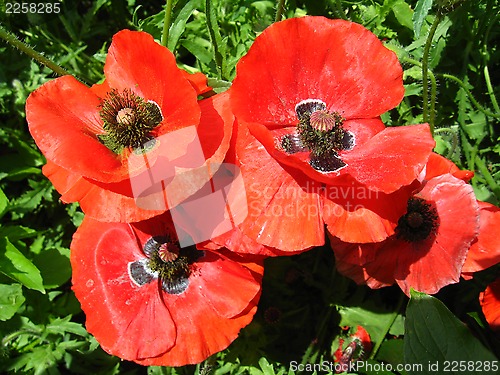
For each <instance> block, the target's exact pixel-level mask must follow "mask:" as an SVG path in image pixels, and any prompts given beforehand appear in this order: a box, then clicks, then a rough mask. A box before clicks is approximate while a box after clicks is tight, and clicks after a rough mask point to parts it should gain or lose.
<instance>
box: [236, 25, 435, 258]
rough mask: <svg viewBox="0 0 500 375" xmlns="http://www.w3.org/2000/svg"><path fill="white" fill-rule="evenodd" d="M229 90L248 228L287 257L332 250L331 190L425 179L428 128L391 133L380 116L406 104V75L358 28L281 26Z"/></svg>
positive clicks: (382, 189)
mask: <svg viewBox="0 0 500 375" xmlns="http://www.w3.org/2000/svg"><path fill="white" fill-rule="evenodd" d="M255 77H259V78H258V79H256V78H255ZM230 92H231V104H232V108H233V111H234V113H235V116H236V118H237V120H238V122H239V127H238V130H237V136H236V141H235V143H234V145H235V148H236V162H237V163H238V165H239V166H240V168H241V173H242V175H243V178H244V180H245V186H246V190H247V199H248V202H247V203H248V207H249V215H248V218H247V220H245V222H244V223H243V224H242V225H240V228H241V230H242V231H243V233H244V234H245V235H247V236H248V237H250V238H252V239H254V240H256V241H257V242H259V243H261V244H262V245H265V246H268V247H273V248H275V249H279V250H281V251H287V252H291V251H303V250H306V249H308V248H311V247H313V246H317V245H322V244H323V243H324V224H325V222H327V224H328V226H329V227H336V224H335V221H336V216H335V215H336V214H335V213H333V214H330V213H328V212H325V210H324V208H325V206H327V205H328V202H327V201H328V200H330V199H331V198H330V193H331V191H329V190H331V189H336V190H337V191H338V192H341V191H345V189H347V190H348V189H349V188H350V187H351V186H353V185H355V186H359V187H360V188H361V189H364V190H365V191H371V192H373V193H381V194H390V193H392V192H394V191H397V190H398V189H400V188H401V186H404V185H408V184H410V183H411V182H412V181H413V180H415V179H416V178H417V177H418V175H419V173H420V172H421V171H422V169H423V167H424V166H425V163H426V161H427V159H428V158H429V154H430V152H431V150H432V147H433V146H434V141H433V139H432V137H431V135H430V132H429V129H428V126H427V125H425V124H423V125H414V126H409V127H397V128H387V129H385V127H384V125H383V123H382V122H381V121H380V119H379V115H381V114H382V113H383V112H385V111H387V110H389V109H391V108H393V107H394V106H396V105H397V104H398V103H399V102H400V101H401V99H402V97H403V94H404V88H403V84H402V69H401V66H400V65H399V63H398V61H397V58H396V55H395V54H394V53H393V52H391V51H389V50H388V49H387V48H385V47H384V46H383V45H382V43H381V42H380V41H379V40H378V39H377V38H376V37H375V36H374V35H373V34H372V33H370V32H369V31H368V30H366V29H365V28H363V27H362V26H360V25H357V24H354V23H352V22H347V21H342V20H328V19H326V18H323V17H303V18H294V19H289V20H286V21H282V22H278V23H276V24H273V25H272V26H270V27H269V28H268V29H266V30H265V31H264V32H263V33H262V34H261V35H259V37H258V38H256V40H255V42H254V44H253V45H252V47H251V48H250V50H249V52H248V54H247V55H246V56H245V57H243V58H242V59H241V60H240V62H239V63H238V66H237V75H236V78H235V81H234V83H233V85H232V87H231V89H230ZM402 144H404V145H405V147H404V148H403V147H401V145H402ZM325 184H326V187H325ZM341 194H342V193H341ZM340 199H342V198H340ZM366 219H367V220H369V221H371V219H372V218H371V217H369V218H366ZM384 225H385V224H382V227H383V226H384ZM384 230H385V229H384ZM296 233H301V235H300V236H297V235H296ZM388 235H389V234H388V233H385V232H384V234H383V235H379V234H377V235H376V236H375V237H377V238H378V240H379V241H380V240H383V239H384V238H386V237H387V236H388Z"/></svg>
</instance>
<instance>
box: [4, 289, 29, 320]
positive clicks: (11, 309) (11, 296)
mask: <svg viewBox="0 0 500 375" xmlns="http://www.w3.org/2000/svg"><path fill="white" fill-rule="evenodd" d="M25 300H26V299H25V298H24V296H23V288H22V286H21V285H20V284H12V285H4V284H0V320H3V321H5V320H8V319H10V318H12V317H13V316H14V314H15V313H16V311H17V310H18V309H19V307H21V305H22V304H23V303H24V301H25Z"/></svg>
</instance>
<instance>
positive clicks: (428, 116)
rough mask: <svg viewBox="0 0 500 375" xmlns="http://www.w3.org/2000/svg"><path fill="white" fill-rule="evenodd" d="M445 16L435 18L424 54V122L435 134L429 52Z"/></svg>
mask: <svg viewBox="0 0 500 375" xmlns="http://www.w3.org/2000/svg"><path fill="white" fill-rule="evenodd" d="M442 18H443V16H442V15H441V14H440V13H439V14H437V15H436V18H434V22H433V23H432V25H431V28H430V30H429V34H428V35H427V40H426V41H425V46H424V53H423V55H422V84H423V92H422V100H423V103H422V115H423V119H424V122H428V123H429V126H430V129H431V133H432V134H434V117H435V101H436V92H437V91H436V89H435V88H434V90H432V91H431V109H430V111H429V82H428V77H429V52H430V50H431V45H432V39H434V34H435V33H436V30H437V27H438V26H439V23H440V22H441V20H442Z"/></svg>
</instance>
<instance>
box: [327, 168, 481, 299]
mask: <svg viewBox="0 0 500 375" xmlns="http://www.w3.org/2000/svg"><path fill="white" fill-rule="evenodd" d="M436 165H437V164H436ZM439 165H444V164H439ZM448 171H449V169H448V170H445V171H442V170H441V172H439V171H438V170H435V169H432V168H428V169H427V170H426V174H427V175H428V176H436V177H431V178H430V179H429V180H423V181H422V183H421V184H420V186H418V187H414V188H415V190H414V192H411V193H410V194H408V195H407V197H406V199H404V202H405V204H406V207H407V208H406V212H404V214H402V215H401V216H400V218H399V220H398V222H397V226H396V227H395V229H394V231H395V233H394V234H393V235H391V236H390V237H389V238H387V239H386V240H384V241H382V242H380V243H374V244H369V243H365V244H359V243H358V244H355V243H345V242H342V241H340V240H339V239H337V238H333V237H332V238H331V245H332V248H333V250H334V252H335V257H336V260H337V268H338V269H339V271H340V272H341V273H343V274H344V275H346V276H349V277H351V278H352V279H353V280H355V281H356V282H357V283H359V284H362V283H366V284H367V285H368V286H370V287H371V288H380V287H383V286H387V285H392V284H393V283H395V282H396V283H397V284H398V285H399V286H400V287H401V289H402V290H403V291H404V292H405V293H406V294H409V292H410V288H413V289H415V290H418V291H420V292H424V293H428V294H434V293H437V291H438V290H439V289H441V288H442V287H444V286H446V285H448V284H452V283H456V282H458V281H459V278H460V273H461V270H462V267H463V264H464V262H465V258H466V256H467V252H468V250H469V248H470V246H471V243H472V242H473V241H474V240H475V239H476V238H477V236H478V229H479V209H478V204H477V202H476V199H475V197H474V192H473V190H472V187H471V186H470V185H468V184H467V183H465V182H464V181H463V180H461V179H458V178H456V177H454V176H453V175H452V174H450V173H448ZM442 173H445V174H442Z"/></svg>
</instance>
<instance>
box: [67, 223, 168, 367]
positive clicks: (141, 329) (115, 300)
mask: <svg viewBox="0 0 500 375" xmlns="http://www.w3.org/2000/svg"><path fill="white" fill-rule="evenodd" d="M144 257H145V256H144V253H142V251H141V249H140V248H139V246H138V243H137V238H136V237H135V236H134V234H133V232H132V231H131V230H130V227H129V225H127V224H113V223H102V222H97V221H93V220H91V219H89V218H87V217H86V218H85V219H84V221H83V223H82V224H81V226H80V227H79V228H78V230H77V232H76V233H75V235H74V237H73V242H72V244H71V266H72V270H73V278H72V282H73V290H74V292H75V295H76V297H77V298H78V300H79V301H80V304H81V306H82V310H83V311H84V312H85V315H86V327H87V330H88V331H89V332H90V333H91V334H92V335H94V336H95V337H96V339H97V341H98V342H99V343H100V344H101V347H102V348H103V349H104V350H105V351H107V352H108V353H111V354H114V355H117V356H119V357H121V358H124V359H127V360H135V359H138V358H148V357H154V356H158V355H160V354H162V353H165V352H166V351H168V350H170V349H171V348H172V347H173V346H174V345H175V344H176V339H177V333H176V332H177V329H176V322H175V320H174V319H173V317H172V316H171V314H170V312H169V309H168V308H167V306H166V305H165V303H164V302H163V300H162V296H161V294H160V292H159V285H158V282H151V283H149V284H146V285H143V286H138V285H136V284H135V283H133V282H132V280H131V279H130V277H129V275H128V264H129V263H130V262H134V261H137V260H139V259H143V258H144Z"/></svg>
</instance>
